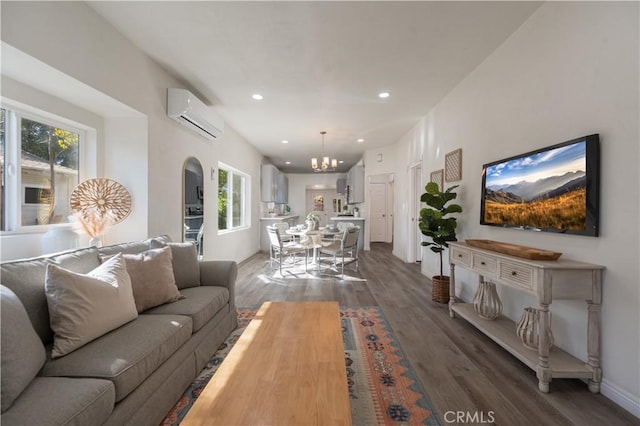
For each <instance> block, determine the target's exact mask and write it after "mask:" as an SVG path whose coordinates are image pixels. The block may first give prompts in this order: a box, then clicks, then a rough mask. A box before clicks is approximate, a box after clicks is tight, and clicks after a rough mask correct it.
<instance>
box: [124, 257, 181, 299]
mask: <svg viewBox="0 0 640 426" xmlns="http://www.w3.org/2000/svg"><path fill="white" fill-rule="evenodd" d="M122 256H123V257H124V259H125V261H126V262H127V272H128V273H129V276H130V277H131V285H132V286H133V298H134V299H135V303H136V309H137V310H138V312H144V311H146V310H147V309H149V308H153V307H155V306H159V305H162V304H164V303H169V302H174V301H176V300H179V299H181V298H182V295H181V294H180V292H179V291H178V287H176V280H175V278H174V276H173V267H172V266H171V249H170V248H169V247H164V248H160V249H151V250H147V251H144V252H142V253H137V254H124V255H122Z"/></svg>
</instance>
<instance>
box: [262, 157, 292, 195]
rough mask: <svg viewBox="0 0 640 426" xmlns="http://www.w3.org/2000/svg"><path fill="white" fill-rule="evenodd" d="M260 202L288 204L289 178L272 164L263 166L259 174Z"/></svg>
mask: <svg viewBox="0 0 640 426" xmlns="http://www.w3.org/2000/svg"><path fill="white" fill-rule="evenodd" d="M260 201H262V202H265V203H278V204H286V203H288V202H289V178H288V177H287V175H285V174H284V173H282V172H281V171H280V170H278V169H277V168H276V167H275V166H274V165H272V164H263V165H262V167H261V173H260Z"/></svg>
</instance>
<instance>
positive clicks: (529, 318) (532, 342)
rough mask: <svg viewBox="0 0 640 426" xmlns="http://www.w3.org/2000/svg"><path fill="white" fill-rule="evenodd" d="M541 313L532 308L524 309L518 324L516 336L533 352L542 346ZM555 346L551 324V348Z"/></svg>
mask: <svg viewBox="0 0 640 426" xmlns="http://www.w3.org/2000/svg"><path fill="white" fill-rule="evenodd" d="M539 319H540V311H539V310H538V309H535V308H532V307H526V308H524V312H523V314H522V317H520V320H519V321H518V323H517V324H516V334H517V335H518V337H519V338H520V341H522V344H523V345H524V346H525V347H527V348H529V349H533V350H536V351H537V350H538V345H539V344H540V321H539ZM551 346H553V334H552V333H551V324H549V347H551Z"/></svg>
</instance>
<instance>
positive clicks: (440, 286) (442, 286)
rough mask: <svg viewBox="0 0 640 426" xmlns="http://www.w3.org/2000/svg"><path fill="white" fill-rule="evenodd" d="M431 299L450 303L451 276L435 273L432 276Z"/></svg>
mask: <svg viewBox="0 0 640 426" xmlns="http://www.w3.org/2000/svg"><path fill="white" fill-rule="evenodd" d="M431 283H432V288H431V300H433V301H434V302H438V303H449V277H447V276H445V275H435V276H434V277H433V278H431Z"/></svg>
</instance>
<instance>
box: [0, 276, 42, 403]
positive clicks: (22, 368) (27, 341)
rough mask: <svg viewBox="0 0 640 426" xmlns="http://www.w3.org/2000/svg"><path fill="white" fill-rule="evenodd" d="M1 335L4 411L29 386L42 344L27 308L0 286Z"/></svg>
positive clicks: (38, 368) (37, 363)
mask: <svg viewBox="0 0 640 426" xmlns="http://www.w3.org/2000/svg"><path fill="white" fill-rule="evenodd" d="M0 302H1V305H0V312H2V318H1V319H0V324H1V325H2V329H1V330H0V336H2V339H1V340H2V341H1V342H0V345H2V357H0V359H1V360H2V363H1V365H0V369H2V375H0V380H1V382H2V384H1V386H2V390H1V391H0V395H1V396H2V409H1V412H2V413H4V412H5V411H7V409H8V408H9V407H11V404H13V401H15V399H16V398H17V397H18V396H19V395H20V394H21V393H22V391H24V390H25V389H26V387H27V386H29V383H31V381H32V380H33V379H34V378H35V377H36V374H38V371H40V368H42V366H43V365H44V362H45V360H46V355H45V351H44V345H43V344H42V341H41V340H40V338H39V337H38V335H37V334H36V331H35V330H34V329H33V325H31V321H30V320H29V316H28V315H27V311H26V310H25V309H24V306H23V305H22V303H21V302H20V299H18V296H16V295H15V293H14V292H12V291H11V290H9V289H8V288H7V287H5V286H0Z"/></svg>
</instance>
